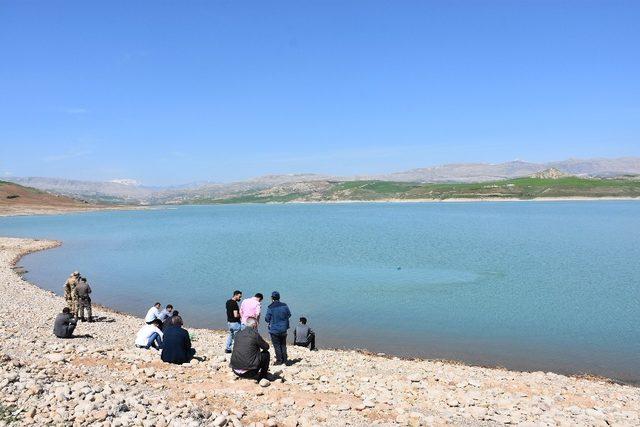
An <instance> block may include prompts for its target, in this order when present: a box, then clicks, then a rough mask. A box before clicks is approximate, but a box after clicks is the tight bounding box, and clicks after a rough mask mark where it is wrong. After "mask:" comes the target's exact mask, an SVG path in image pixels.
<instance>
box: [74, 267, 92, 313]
mask: <svg viewBox="0 0 640 427" xmlns="http://www.w3.org/2000/svg"><path fill="white" fill-rule="evenodd" d="M76 293H77V294H78V316H77V317H78V318H79V319H80V320H82V321H83V322H85V321H86V320H87V319H86V318H85V317H84V313H85V311H86V312H87V317H88V318H89V322H93V318H92V317H91V297H90V296H89V294H90V293H91V286H89V284H88V283H87V279H86V278H85V277H83V278H81V279H80V281H79V282H78V284H77V285H76Z"/></svg>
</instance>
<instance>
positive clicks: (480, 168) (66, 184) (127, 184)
mask: <svg viewBox="0 0 640 427" xmlns="http://www.w3.org/2000/svg"><path fill="white" fill-rule="evenodd" d="M550 168H553V169H555V170H558V171H559V172H560V173H563V174H568V175H576V176H580V177H584V178H588V177H600V178H604V177H617V176H622V175H638V174H640V158H635V157H629V158H620V159H587V160H577V159H571V160H565V161H561V162H550V163H530V162H523V161H513V162H505V163H497V164H486V163H460V164H448V165H442V166H435V167H428V168H421V169H413V170H409V171H404V172H397V173H391V174H384V175H366V176H353V177H338V176H329V175H318V174H286V175H265V176H261V177H257V178H252V179H249V180H246V181H238V182H231V183H212V182H198V183H193V184H186V185H180V186H171V187H145V186H143V185H140V184H139V183H137V182H136V181H134V180H130V179H118V180H112V181H109V182H93V181H76V180H65V179H55V178H13V179H12V181H13V182H16V183H18V184H21V185H26V186H30V187H34V188H38V189H40V190H44V191H48V192H54V193H56V194H62V195H66V196H70V197H75V198H81V199H84V200H89V201H94V202H100V203H118V204H147V205H149V204H181V203H202V202H205V201H208V200H214V199H231V198H244V197H246V196H247V195H250V196H252V197H253V196H257V197H262V198H264V197H275V198H279V199H282V200H283V201H286V200H287V199H296V198H297V197H298V196H296V194H298V193H300V191H298V189H296V186H301V185H302V187H304V185H303V184H305V185H306V186H311V187H313V186H319V185H320V186H325V184H320V183H347V182H351V181H361V182H365V183H366V182H368V181H389V182H398V183H445V184H450V183H487V182H492V181H499V180H507V179H514V178H521V177H529V176H532V175H534V174H536V173H540V172H542V171H545V170H548V169H550ZM540 177H543V176H540ZM302 193H305V194H309V195H310V196H309V197H310V198H311V199H312V200H315V199H317V198H318V197H319V196H318V194H317V193H318V192H317V191H315V190H310V189H304V188H303V191H302ZM311 193H313V194H311ZM348 193H349V192H348ZM336 194H337V195H339V194H340V193H339V192H338V193H336ZM347 200H350V199H347Z"/></svg>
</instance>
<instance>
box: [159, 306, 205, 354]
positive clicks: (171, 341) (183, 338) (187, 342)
mask: <svg viewBox="0 0 640 427" xmlns="http://www.w3.org/2000/svg"><path fill="white" fill-rule="evenodd" d="M170 319H171V325H170V326H169V327H167V328H166V329H164V330H163V332H162V335H163V337H162V355H161V356H160V358H161V359H162V361H163V362H167V363H175V364H178V365H179V364H181V363H188V362H190V361H191V359H192V358H193V356H194V355H195V354H196V350H195V349H194V348H191V338H189V332H187V331H186V329H184V328H183V327H182V325H183V322H182V317H180V316H177V315H176V316H172V317H170Z"/></svg>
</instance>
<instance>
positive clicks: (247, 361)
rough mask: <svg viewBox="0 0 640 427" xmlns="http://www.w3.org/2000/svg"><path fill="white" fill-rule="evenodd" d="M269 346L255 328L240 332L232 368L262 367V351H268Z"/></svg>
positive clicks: (232, 359)
mask: <svg viewBox="0 0 640 427" xmlns="http://www.w3.org/2000/svg"><path fill="white" fill-rule="evenodd" d="M268 349H269V344H267V342H266V341H265V340H264V339H263V338H262V337H261V336H260V334H259V333H258V332H257V331H256V330H255V329H253V328H245V329H243V330H242V331H240V332H238V333H237V334H236V337H235V344H234V345H233V353H232V354H231V366H232V367H233V368H235V369H246V370H250V369H257V368H258V366H259V365H260V350H268Z"/></svg>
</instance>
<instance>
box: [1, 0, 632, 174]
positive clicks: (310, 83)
mask: <svg viewBox="0 0 640 427" xmlns="http://www.w3.org/2000/svg"><path fill="white" fill-rule="evenodd" d="M639 23H640V1H638V0H629V1H617V0H602V1H590V0H575V1H564V0H563V1H560V0H558V1H550V0H531V1H524V0H501V1H488V0H487V1H482V0H468V1H456V0H442V1H427V0H421V1H415V2H413V1H397V0H393V1H375V0H366V1H291V2H278V1H256V2H240V1H197V2H195V1H192V2H190V1H180V2H178V1H172V2H168V1H148V2H146V1H122V2H120V1H103V2H100V3H99V2H97V1H78V2H65V1H49V0H47V1H37V2H36V1H9V0H7V1H2V2H0V174H2V175H5V176H6V175H14V176H56V177H64V178H77V179H91V180H105V179H113V178H134V179H138V180H141V181H143V182H144V183H147V184H167V183H183V182H190V181H196V180H215V181H231V180H236V179H243V178H247V177H252V176H257V175H261V174H266V173H292V172H317V173H331V174H354V173H379V172H389V171H397V170H404V169H409V168H414V167H424V166H429V165H435V164H440V163H451V162H470V161H479V162H499V161H506V160H512V159H516V158H519V159H523V160H529V161H545V160H557V159H564V158H567V157H597V156H603V157H617V156H639V155H640V24H639Z"/></svg>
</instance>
